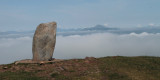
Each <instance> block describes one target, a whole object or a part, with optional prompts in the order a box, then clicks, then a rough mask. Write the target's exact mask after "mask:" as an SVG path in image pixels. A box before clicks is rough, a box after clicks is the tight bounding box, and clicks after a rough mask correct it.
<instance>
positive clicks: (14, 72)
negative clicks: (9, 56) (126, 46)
mask: <svg viewBox="0 0 160 80" xmlns="http://www.w3.org/2000/svg"><path fill="white" fill-rule="evenodd" d="M6 67H7V69H5V68H6ZM51 79H53V80H159V79H160V58H159V57H144V56H141V57H120V56H114V57H103V58H97V59H95V58H86V59H72V60H65V61H62V62H56V63H48V64H42V65H40V64H18V65H15V64H8V65H1V66H0V80H51Z"/></svg>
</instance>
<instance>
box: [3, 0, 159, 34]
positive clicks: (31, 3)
mask: <svg viewBox="0 0 160 80" xmlns="http://www.w3.org/2000/svg"><path fill="white" fill-rule="evenodd" d="M159 3H160V0H0V31H1V32H3V31H27V30H35V29H36V27H37V25H38V24H40V23H45V22H51V21H56V22H57V23H58V27H59V28H79V27H92V26H95V25H97V24H104V25H107V26H110V27H140V26H147V25H160V15H159V14H160V10H159V8H160V5H159Z"/></svg>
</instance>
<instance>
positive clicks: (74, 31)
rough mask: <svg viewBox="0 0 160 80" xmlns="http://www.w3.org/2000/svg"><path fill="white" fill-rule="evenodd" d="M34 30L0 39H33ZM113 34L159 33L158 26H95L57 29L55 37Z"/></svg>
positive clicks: (3, 34)
mask: <svg viewBox="0 0 160 80" xmlns="http://www.w3.org/2000/svg"><path fill="white" fill-rule="evenodd" d="M34 32H35V30H31V31H6V32H0V38H9V37H14V38H16V37H23V36H30V37H33V35H34ZM106 32H107V33H115V34H129V33H137V34H139V33H143V32H147V33H160V26H152V27H151V26H146V27H141V28H138V27H134V28H111V27H106V26H104V25H96V26H93V27H87V28H68V29H63V28H57V35H62V36H70V35H88V34H93V33H106Z"/></svg>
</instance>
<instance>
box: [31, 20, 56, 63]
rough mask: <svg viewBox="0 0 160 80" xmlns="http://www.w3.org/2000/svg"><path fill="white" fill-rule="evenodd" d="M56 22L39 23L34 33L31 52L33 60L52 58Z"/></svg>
mask: <svg viewBox="0 0 160 80" xmlns="http://www.w3.org/2000/svg"><path fill="white" fill-rule="evenodd" d="M56 28H57V24H56V22H49V23H41V24H40V25H39V26H38V27H37V29H36V31H35V34H34V37H33V45H32V53H33V61H49V60H51V59H52V56H53V52H54V48H55V43H56Z"/></svg>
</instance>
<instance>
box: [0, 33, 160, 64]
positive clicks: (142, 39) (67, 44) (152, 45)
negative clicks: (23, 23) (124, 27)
mask: <svg viewBox="0 0 160 80" xmlns="http://www.w3.org/2000/svg"><path fill="white" fill-rule="evenodd" d="M159 41H160V33H156V34H153V33H146V32H143V33H140V34H137V33H130V34H113V33H94V34H89V35H70V36H57V41H56V47H55V51H54V55H53V57H54V58H59V59H73V58H85V57H86V56H93V57H105V56H160V54H159V53H160V42H159ZM31 58H32V37H30V36H24V37H18V38H0V64H7V63H12V62H14V61H17V60H22V59H31Z"/></svg>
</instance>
